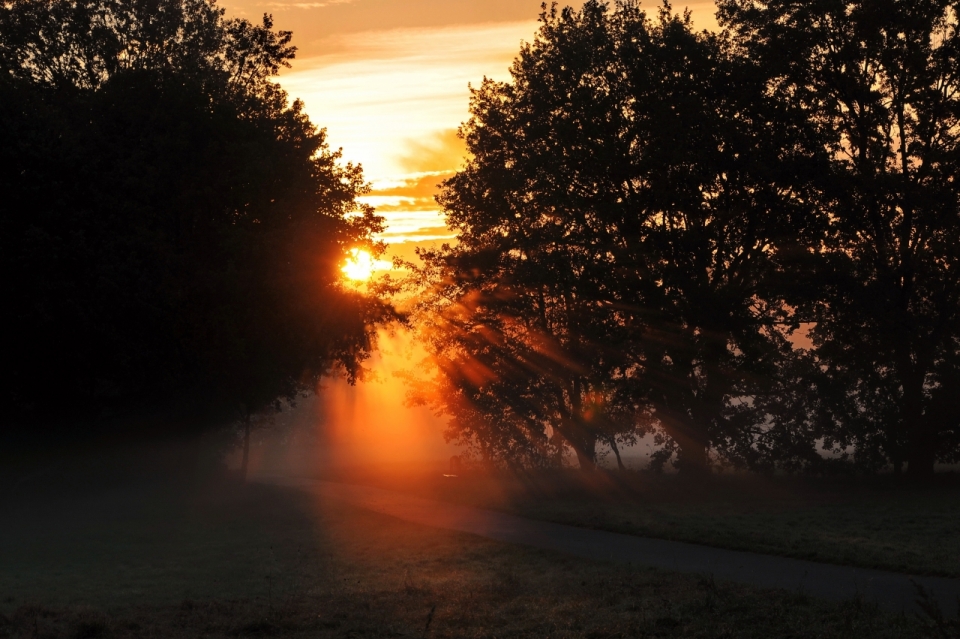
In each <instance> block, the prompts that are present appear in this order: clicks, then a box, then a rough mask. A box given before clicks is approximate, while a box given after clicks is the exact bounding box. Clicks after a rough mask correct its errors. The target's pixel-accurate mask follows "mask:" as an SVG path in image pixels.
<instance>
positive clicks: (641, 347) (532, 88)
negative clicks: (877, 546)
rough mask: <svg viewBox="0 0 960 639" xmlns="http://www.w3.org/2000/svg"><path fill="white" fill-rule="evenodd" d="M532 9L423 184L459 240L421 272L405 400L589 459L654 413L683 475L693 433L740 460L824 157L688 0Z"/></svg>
mask: <svg viewBox="0 0 960 639" xmlns="http://www.w3.org/2000/svg"><path fill="white" fill-rule="evenodd" d="M541 22H542V26H541V29H540V32H539V34H538V36H537V38H536V40H535V42H534V43H532V44H528V45H525V46H524V47H523V49H522V50H521V52H520V56H519V57H518V58H517V60H516V62H515V63H514V66H513V67H512V70H511V73H512V76H513V79H512V81H511V82H507V83H500V82H494V81H491V80H485V81H484V82H483V84H482V85H481V86H480V87H479V88H478V89H476V90H474V91H473V96H472V100H471V119H470V120H469V121H468V122H467V123H466V124H465V125H464V126H463V127H462V129H461V134H462V135H463V137H464V138H465V140H466V143H467V148H468V151H469V153H470V158H469V160H468V162H467V164H466V166H465V167H464V169H463V170H461V171H460V172H459V173H458V174H457V175H456V176H454V177H453V178H451V179H450V180H449V181H447V182H446V183H445V184H444V185H443V191H442V194H441V196H440V198H439V201H440V203H441V204H442V205H443V206H444V209H445V210H446V213H447V221H448V224H449V225H450V226H451V227H452V228H454V229H455V230H456V231H457V232H458V236H457V241H458V243H457V245H456V246H454V247H445V248H444V249H443V250H441V251H439V252H434V253H428V254H425V255H424V257H425V259H426V264H427V266H426V267H425V269H424V270H423V271H422V272H421V275H422V277H423V279H424V281H431V282H434V283H435V286H436V288H434V289H432V290H431V291H430V293H429V294H428V295H427V301H426V302H425V303H424V304H423V306H422V307H421V316H420V322H421V324H422V325H423V326H425V327H429V328H428V329H427V330H425V332H426V333H427V339H428V344H429V348H430V350H431V351H432V353H433V354H434V356H435V357H436V358H437V359H438V361H439V362H440V364H441V366H440V367H441V370H442V373H441V375H440V378H438V379H437V380H435V381H434V386H433V388H432V389H430V391H429V392H427V391H426V390H425V389H422V391H421V394H420V395H419V399H420V400H421V401H430V398H433V399H432V401H433V402H434V404H435V406H436V407H437V408H438V409H439V410H441V411H443V412H446V413H448V414H450V415H452V416H453V421H452V422H451V429H452V430H451V434H452V435H454V436H455V437H461V438H462V439H463V438H465V439H470V438H476V440H477V441H478V442H479V444H480V445H481V447H484V446H486V447H489V448H490V452H491V453H493V452H496V453H498V454H501V455H504V456H507V457H509V456H510V455H513V454H514V452H515V451H518V450H521V449H522V450H523V451H524V452H523V456H526V457H529V456H531V455H532V454H533V453H532V451H534V450H536V451H539V453H538V454H539V455H540V458H541V459H543V458H546V457H548V456H549V455H552V454H555V453H556V452H558V451H559V450H560V449H562V447H563V446H564V445H569V446H570V447H572V448H573V449H574V450H575V451H576V452H577V455H578V458H579V460H580V463H581V465H582V466H583V465H590V464H591V463H592V462H593V458H594V456H595V446H596V444H597V443H598V442H599V443H606V444H609V445H610V446H611V447H612V448H613V450H614V452H617V450H616V442H617V441H619V442H621V443H624V442H626V443H630V442H633V441H636V438H637V437H638V436H640V435H642V434H644V433H647V432H650V431H651V429H652V427H653V425H656V426H658V427H659V429H658V438H659V441H660V443H662V444H664V445H665V448H664V450H665V451H666V452H667V455H669V454H671V452H672V451H673V450H676V451H677V452H678V453H679V463H680V464H681V465H683V466H686V467H687V468H689V469H691V470H694V471H695V470H697V469H701V470H702V469H703V468H705V467H706V465H707V463H708V460H707V452H708V450H710V449H713V450H717V451H720V452H721V453H722V454H723V455H724V456H725V457H726V458H727V459H729V460H732V461H735V462H737V463H750V464H754V465H756V464H757V463H759V461H758V453H757V450H758V446H759V447H762V446H763V442H764V441H766V440H770V438H772V437H775V436H777V428H776V425H773V426H771V424H770V419H769V411H768V410H767V409H768V408H769V402H765V401H763V398H764V397H766V396H768V395H772V394H773V393H774V391H775V390H776V389H777V383H778V381H779V379H780V378H779V377H778V371H779V368H778V364H779V363H780V362H781V361H782V360H784V359H786V358H788V357H789V356H790V354H791V348H790V345H789V342H788V341H787V339H786V337H787V333H788V331H789V329H790V328H791V326H792V324H793V323H794V321H795V320H794V318H793V316H792V315H791V312H790V311H791V309H790V307H788V306H787V305H786V304H785V297H784V295H785V290H786V287H784V285H783V281H782V280H783V277H782V274H783V273H784V272H785V271H787V270H788V269H789V268H791V267H793V266H794V265H795V264H796V263H798V261H802V260H803V259H804V257H805V253H804V248H803V244H802V242H803V241H804V240H806V239H807V238H809V237H813V236H815V235H816V232H817V228H818V225H819V224H820V220H819V217H818V216H817V215H816V214H815V211H813V210H812V209H811V207H810V206H809V198H808V197H807V194H806V191H805V190H804V189H805V188H806V182H807V178H808V176H809V174H811V173H812V172H814V171H815V169H816V167H817V166H819V164H820V163H822V161H823V160H822V153H820V152H819V150H818V149H817V148H816V147H815V145H813V144H811V141H810V139H809V133H810V132H809V131H808V128H807V127H806V126H805V123H804V122H803V121H802V120H797V119H796V118H795V114H794V113H793V112H792V110H791V109H790V108H789V105H784V104H781V103H776V102H773V101H770V100H767V99H766V96H765V85H764V82H763V80H764V76H763V74H762V70H761V69H760V68H759V67H757V65H754V64H752V63H751V62H750V61H749V60H744V59H742V58H739V57H737V56H736V55H734V49H733V47H732V45H731V43H730V42H728V41H727V40H726V39H724V38H723V37H721V36H717V35H712V34H707V33H696V32H694V30H693V28H692V25H691V23H690V18H689V15H686V16H677V15H674V14H672V13H671V11H670V8H669V6H666V7H664V9H663V10H661V11H660V13H659V14H658V16H657V17H656V18H655V19H650V18H648V17H647V16H646V14H644V13H643V12H641V11H640V10H639V9H638V8H637V7H636V5H635V4H633V3H620V4H618V5H617V6H616V7H615V9H614V10H611V9H609V8H608V7H607V6H606V5H605V4H604V3H601V2H588V3H586V4H585V5H584V7H583V9H582V10H580V11H575V10H573V9H564V10H563V11H557V10H556V9H555V8H554V9H553V10H551V11H549V12H544V14H542V16H541ZM773 123H776V126H772V124H773ZM550 434H554V435H559V436H560V437H559V438H557V437H553V438H549V437H548V435H550ZM782 439H783V438H782V437H781V440H782ZM505 442H509V443H505ZM551 446H552V447H551ZM767 447H768V448H770V447H771V446H767ZM811 450H812V445H811V444H810V443H809V442H801V444H800V445H799V446H798V447H794V448H792V449H791V450H790V451H787V452H785V453H783V455H782V456H783V457H790V456H793V457H796V456H798V455H799V456H800V457H801V458H804V457H808V456H810V454H811ZM618 456H619V455H618Z"/></svg>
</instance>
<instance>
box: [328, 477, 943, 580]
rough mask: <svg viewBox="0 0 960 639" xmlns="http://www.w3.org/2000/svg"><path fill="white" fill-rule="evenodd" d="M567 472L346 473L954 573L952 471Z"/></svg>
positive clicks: (654, 528)
mask: <svg viewBox="0 0 960 639" xmlns="http://www.w3.org/2000/svg"><path fill="white" fill-rule="evenodd" d="M578 475H579V474H578V473H577V472H575V471H571V472H567V473H551V474H534V475H528V476H523V477H521V476H514V475H499V476H495V477H491V476H485V475H472V476H471V475H469V474H468V475H465V476H461V477H459V478H457V479H445V478H443V477H442V476H441V474H440V473H434V474H433V475H432V476H428V475H419V476H416V475H411V474H409V473H408V474H406V475H402V476H401V475H396V476H391V475H385V474H381V475H378V474H376V473H368V474H365V475H360V476H359V477H355V478H343V479H351V480H353V481H360V482H366V483H372V484H377V485H381V486H385V487H390V488H393V489H397V490H405V491H409V492H415V493H418V494H423V495H427V496H430V497H434V498H438V499H443V500H447V501H453V502H458V503H467V504H471V505H476V506H482V507H486V508H493V509H499V510H504V511H508V512H512V513H515V514H519V515H524V516H527V517H532V518H536V519H543V520H547V521H554V522H559V523H565V524H572V525H576V526H584V527H588V528H598V529H602V530H610V531H614V532H621V533H627V534H633V535H640V536H649V537H657V538H662V539H674V540H679V541H689V542H693V543H700V544H706V545H711V546H718V547H722V548H732V549H737V550H749V551H755V552H761V553H768V554H774V555H783V556H788V557H796V558H801V559H809V560H812V561H822V562H828V563H837V564H846V565H853V566H862V567H865V568H882V569H886V570H894V571H898V572H905V573H910V574H918V575H940V576H946V577H960V481H958V480H960V477H957V476H952V477H951V476H947V477H945V478H943V480H942V481H941V483H940V484H939V485H934V486H927V487H912V486H903V485H898V484H896V483H894V482H893V479H892V478H881V479H874V480H870V481H856V480H852V479H849V478H840V479H835V480H814V479H797V478H775V479H768V478H760V477H730V476H726V477H715V478H713V479H712V480H711V481H709V482H706V483H698V484H693V485H691V484H688V483H684V482H683V481H681V480H680V479H679V478H678V477H677V476H656V475H646V474H643V473H629V474H627V475H617V474H613V473H611V474H603V475H601V476H599V477H597V478H596V479H595V480H593V481H592V482H589V483H588V482H584V481H583V480H582V478H580V477H579V476H578Z"/></svg>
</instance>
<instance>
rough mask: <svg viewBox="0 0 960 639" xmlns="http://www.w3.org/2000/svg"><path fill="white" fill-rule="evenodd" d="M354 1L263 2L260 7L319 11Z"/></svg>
mask: <svg viewBox="0 0 960 639" xmlns="http://www.w3.org/2000/svg"><path fill="white" fill-rule="evenodd" d="M353 1H354V0H326V1H325V2H265V3H263V4H262V5H261V6H264V7H268V8H270V9H321V8H323V7H329V6H330V5H334V4H349V3H351V2H353Z"/></svg>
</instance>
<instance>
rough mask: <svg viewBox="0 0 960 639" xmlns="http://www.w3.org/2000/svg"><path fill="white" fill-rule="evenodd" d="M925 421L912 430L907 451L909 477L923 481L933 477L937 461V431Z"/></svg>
mask: <svg viewBox="0 0 960 639" xmlns="http://www.w3.org/2000/svg"><path fill="white" fill-rule="evenodd" d="M923 421H925V420H921V423H920V424H918V425H917V427H916V428H914V429H913V430H912V431H911V433H910V448H909V450H908V451H907V477H909V478H910V479H912V480H921V481H922V480H929V479H932V478H933V467H934V465H935V464H936V462H937V433H936V431H935V430H931V429H930V428H929V426H928V425H927V424H925V423H923Z"/></svg>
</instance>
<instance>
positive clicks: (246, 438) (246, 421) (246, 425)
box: [240, 415, 250, 483]
mask: <svg viewBox="0 0 960 639" xmlns="http://www.w3.org/2000/svg"><path fill="white" fill-rule="evenodd" d="M249 464H250V416H249V415H245V416H244V418H243V459H242V460H241V461H240V481H242V482H243V483H247V467H248V466H249Z"/></svg>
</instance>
